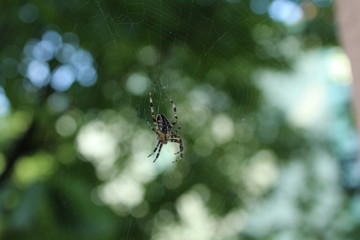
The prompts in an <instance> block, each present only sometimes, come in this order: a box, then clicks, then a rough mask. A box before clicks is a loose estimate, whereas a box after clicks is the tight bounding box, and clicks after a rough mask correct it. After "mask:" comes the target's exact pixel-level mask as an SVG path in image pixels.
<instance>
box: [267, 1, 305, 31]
mask: <svg viewBox="0 0 360 240" xmlns="http://www.w3.org/2000/svg"><path fill="white" fill-rule="evenodd" d="M268 11H269V15H270V17H271V18H272V19H274V20H275V21H279V22H283V23H284V24H286V25H293V24H296V23H298V22H300V20H301V19H302V17H303V11H302V9H301V7H300V6H299V5H298V4H297V3H295V2H293V1H289V0H275V1H274V2H272V3H271V5H270V6H269V10H268Z"/></svg>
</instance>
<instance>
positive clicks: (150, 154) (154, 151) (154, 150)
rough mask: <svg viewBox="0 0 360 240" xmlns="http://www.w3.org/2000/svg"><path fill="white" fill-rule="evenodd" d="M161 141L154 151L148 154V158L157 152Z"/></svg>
mask: <svg viewBox="0 0 360 240" xmlns="http://www.w3.org/2000/svg"><path fill="white" fill-rule="evenodd" d="M160 143H161V142H160V141H158V143H157V144H156V147H155V149H154V151H153V152H152V153H151V154H150V155H149V156H148V158H149V157H151V156H152V155H153V154H154V153H156V150H157V148H158V147H159V145H160Z"/></svg>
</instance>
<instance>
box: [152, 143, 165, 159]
mask: <svg viewBox="0 0 360 240" xmlns="http://www.w3.org/2000/svg"><path fill="white" fill-rule="evenodd" d="M159 144H160V147H159V151H158V153H157V154H156V157H155V159H154V161H153V163H154V162H155V161H156V160H157V159H158V157H159V155H160V152H161V148H162V146H163V145H162V144H161V142H160V141H159Z"/></svg>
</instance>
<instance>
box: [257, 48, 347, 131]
mask: <svg viewBox="0 0 360 240" xmlns="http://www.w3.org/2000/svg"><path fill="white" fill-rule="evenodd" d="M339 56H340V55H339V52H338V51H334V49H333V48H330V49H326V50H315V51H311V52H306V53H305V54H303V55H302V56H299V58H298V59H299V60H298V61H297V62H296V63H295V65H294V71H293V72H291V73H281V72H274V71H262V72H259V73H258V75H257V76H256V78H257V79H259V81H258V83H259V85H260V87H261V88H262V89H263V91H264V96H265V98H266V100H267V101H268V102H269V103H270V104H272V105H274V106H276V107H278V108H280V109H282V110H283V111H285V113H286V115H287V118H288V120H289V122H290V123H292V124H293V125H295V126H299V127H306V128H311V129H313V130H314V131H316V132H321V131H324V130H325V129H327V127H328V125H327V124H328V123H329V122H330V121H329V118H330V117H331V114H332V112H333V111H332V110H333V109H331V106H332V104H331V101H333V100H332V99H333V98H335V97H337V96H338V95H339V94H341V93H342V92H340V91H342V90H341V89H340V88H336V87H332V88H330V87H329V86H330V85H331V84H337V83H338V80H334V76H333V75H330V73H331V71H332V68H334V65H333V62H332V61H335V62H337V63H339V61H344V62H343V63H342V64H340V66H344V68H343V69H344V70H343V71H344V72H343V73H341V76H340V75H338V76H339V77H340V78H343V77H344V76H348V74H349V72H348V71H349V69H348V68H347V67H346V64H347V63H346V58H343V57H339ZM346 69H347V70H346ZM342 74H344V75H342ZM339 81H342V80H339ZM343 82H344V81H342V83H343ZM342 85H343V84H342Z"/></svg>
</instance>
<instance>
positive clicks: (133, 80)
mask: <svg viewBox="0 0 360 240" xmlns="http://www.w3.org/2000/svg"><path fill="white" fill-rule="evenodd" d="M148 85H149V79H148V78H147V77H146V76H145V75H143V74H140V73H134V74H132V75H130V77H129V78H128V79H127V81H126V90H128V91H129V92H131V93H132V94H135V95H142V94H144V92H145V90H146V89H147V88H148Z"/></svg>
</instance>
